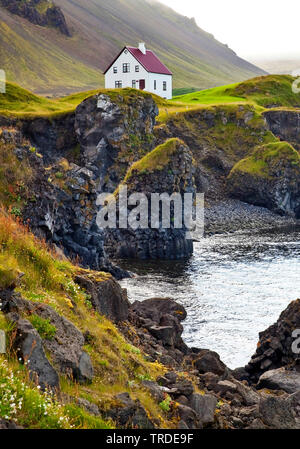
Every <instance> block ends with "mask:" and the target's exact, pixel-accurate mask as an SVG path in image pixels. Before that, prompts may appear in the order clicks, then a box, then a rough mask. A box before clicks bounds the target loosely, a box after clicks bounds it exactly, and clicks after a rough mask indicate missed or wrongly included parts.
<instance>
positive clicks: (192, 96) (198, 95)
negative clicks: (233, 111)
mask: <svg viewBox="0 0 300 449" xmlns="http://www.w3.org/2000/svg"><path fill="white" fill-rule="evenodd" d="M236 86H238V84H232V85H229V86H222V87H215V88H213V89H207V90H202V91H200V92H192V93H189V94H186V95H181V96H177V97H174V98H173V100H172V101H173V102H179V103H187V104H218V103H219V104H220V103H221V104H223V103H242V102H245V101H247V100H246V99H245V98H242V96H237V95H236V96H235V95H231V94H229V93H227V90H231V89H234V88H235V87H236Z"/></svg>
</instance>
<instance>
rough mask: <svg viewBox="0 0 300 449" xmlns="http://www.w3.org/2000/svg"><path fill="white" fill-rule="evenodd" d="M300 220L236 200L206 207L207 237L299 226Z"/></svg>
mask: <svg viewBox="0 0 300 449" xmlns="http://www.w3.org/2000/svg"><path fill="white" fill-rule="evenodd" d="M299 225H300V220H297V219H295V218H293V217H286V216H280V215H278V214H275V213H274V212H272V211H270V210H269V209H266V208H264V207H259V206H254V205H251V204H249V203H244V202H242V201H239V200H235V199H226V200H221V201H217V202H212V201H211V202H209V204H207V205H206V207H205V235H207V236H210V235H213V234H226V233H233V232H257V231H263V230H268V229H269V230H271V229H284V228H292V227H293V226H299Z"/></svg>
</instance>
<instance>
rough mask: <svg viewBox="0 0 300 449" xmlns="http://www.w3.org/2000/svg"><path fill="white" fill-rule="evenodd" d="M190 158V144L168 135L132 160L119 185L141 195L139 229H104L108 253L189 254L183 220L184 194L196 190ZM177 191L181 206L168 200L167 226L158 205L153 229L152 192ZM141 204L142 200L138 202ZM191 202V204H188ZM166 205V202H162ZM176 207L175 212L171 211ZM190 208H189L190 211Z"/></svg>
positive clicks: (151, 256)
mask: <svg viewBox="0 0 300 449" xmlns="http://www.w3.org/2000/svg"><path fill="white" fill-rule="evenodd" d="M194 171H195V167H194V164H193V158H192V154H191V151H190V150H189V148H188V147H187V146H186V145H185V144H184V143H183V142H182V141H180V140H179V139H171V140H168V141H166V142H165V143H164V144H163V145H161V146H159V147H157V148H156V149H155V150H153V151H152V152H150V153H148V154H147V156H145V157H144V158H142V159H141V160H140V161H138V162H137V163H135V164H133V165H132V166H131V168H130V170H129V172H128V173H127V175H126V177H125V180H124V181H123V182H122V184H121V185H120V188H122V187H123V188H124V187H125V186H126V187H127V195H128V198H129V197H130V195H131V194H134V193H142V194H143V195H144V201H145V203H144V210H143V211H142V212H141V214H140V216H139V221H140V222H141V228H139V223H136V225H137V226H138V229H136V230H134V231H133V230H132V229H131V228H129V229H116V230H115V229H106V230H105V248H106V250H107V251H108V253H109V254H110V255H111V256H115V257H121V258H133V259H169V260H171V259H182V258H186V257H189V256H191V255H192V253H193V243H192V241H191V240H187V238H186V234H187V232H188V229H187V227H186V226H185V224H184V211H185V209H184V207H186V204H185V199H184V194H185V193H191V194H195V193H196V189H195V184H194V177H193V176H194ZM174 193H175V194H179V195H180V198H181V200H182V204H181V205H180V208H181V210H180V211H179V212H178V210H176V209H175V206H174V204H171V203H170V206H169V210H170V229H166V228H164V226H163V221H162V205H159V206H158V212H159V214H158V216H157V219H156V220H157V223H156V229H153V217H152V215H153V213H152V215H151V212H152V211H153V210H154V207H153V204H152V202H153V198H152V194H159V195H160V194H167V195H169V197H171V196H172V195H173V194H174ZM119 199H120V193H119V191H118V192H117V193H116V196H115V200H116V202H117V222H118V223H120V214H122V215H124V212H123V210H122V209H120V207H119ZM139 206H141V208H142V206H143V204H141V203H140V204H139ZM191 206H192V204H191ZM164 207H166V204H164ZM133 209H135V207H134V206H129V207H128V212H127V214H128V215H127V219H128V221H129V219H130V215H132V213H134V211H133ZM174 209H175V212H174ZM191 212H192V211H191ZM179 217H181V222H182V227H181V229H180V228H176V219H178V218H179Z"/></svg>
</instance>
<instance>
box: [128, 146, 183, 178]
mask: <svg viewBox="0 0 300 449" xmlns="http://www.w3.org/2000/svg"><path fill="white" fill-rule="evenodd" d="M182 144H183V142H182V141H181V140H180V139H177V138H174V139H169V140H167V141H166V142H165V143H163V144H162V145H159V146H158V147H157V148H155V149H154V150H153V151H151V152H150V153H148V154H146V156H144V157H143V158H142V159H140V160H139V161H138V162H135V163H134V164H133V165H132V166H131V167H130V169H129V171H128V173H127V175H126V177H125V180H124V182H126V181H128V180H129V179H130V177H131V176H132V174H133V173H135V174H139V173H140V174H143V173H149V172H152V171H154V170H163V169H164V167H165V166H166V165H167V164H168V163H169V161H170V157H171V156H172V154H174V152H175V151H176V150H177V149H178V146H179V145H182Z"/></svg>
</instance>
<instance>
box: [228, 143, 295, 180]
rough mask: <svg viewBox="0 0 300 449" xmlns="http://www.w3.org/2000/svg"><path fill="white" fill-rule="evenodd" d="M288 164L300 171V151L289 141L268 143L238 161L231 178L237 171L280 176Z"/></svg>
mask: <svg viewBox="0 0 300 449" xmlns="http://www.w3.org/2000/svg"><path fill="white" fill-rule="evenodd" d="M288 166H289V167H290V168H291V169H293V170H295V171H297V170H298V171H300V156H299V153H298V152H297V151H296V150H295V149H294V148H293V147H292V146H291V145H290V144H289V143H287V142H274V143H268V144H266V145H262V146H260V147H258V148H256V150H255V151H254V152H253V154H252V155H250V156H249V157H247V158H245V159H243V160H241V161H240V162H238V163H237V164H236V165H235V166H234V168H233V169H232V171H231V173H230V175H229V179H232V178H233V177H234V175H235V174H237V173H240V174H243V173H248V174H250V175H253V176H256V177H264V178H274V177H275V178H278V176H279V173H280V171H281V172H282V170H283V169H284V168H287V167H288ZM282 175H284V173H283V172H282Z"/></svg>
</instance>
